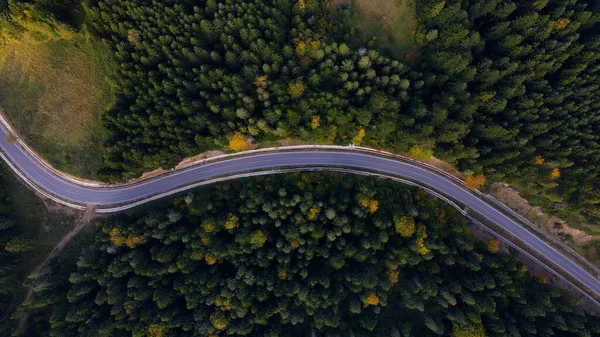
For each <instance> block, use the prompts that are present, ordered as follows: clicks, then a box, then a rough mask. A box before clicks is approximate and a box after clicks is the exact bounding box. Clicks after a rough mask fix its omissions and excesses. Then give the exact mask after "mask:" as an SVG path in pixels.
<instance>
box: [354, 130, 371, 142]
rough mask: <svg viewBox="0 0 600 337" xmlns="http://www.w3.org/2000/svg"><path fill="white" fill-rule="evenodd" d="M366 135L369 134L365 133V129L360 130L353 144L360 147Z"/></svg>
mask: <svg viewBox="0 0 600 337" xmlns="http://www.w3.org/2000/svg"><path fill="white" fill-rule="evenodd" d="M366 134H367V132H366V131H365V129H364V128H360V130H358V133H357V134H356V136H354V138H352V143H353V144H354V145H360V143H362V140H363V138H365V135H366Z"/></svg>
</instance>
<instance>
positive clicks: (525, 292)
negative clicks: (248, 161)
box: [26, 174, 600, 337]
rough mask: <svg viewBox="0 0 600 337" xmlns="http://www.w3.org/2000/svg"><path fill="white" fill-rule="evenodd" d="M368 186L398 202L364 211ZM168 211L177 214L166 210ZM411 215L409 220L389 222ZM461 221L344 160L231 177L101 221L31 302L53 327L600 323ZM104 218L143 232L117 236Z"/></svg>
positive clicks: (550, 328) (321, 328)
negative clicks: (130, 241) (331, 167)
mask: <svg viewBox="0 0 600 337" xmlns="http://www.w3.org/2000/svg"><path fill="white" fill-rule="evenodd" d="M366 197H368V198H371V199H373V200H374V199H384V198H387V199H390V200H394V202H389V203H381V204H380V205H379V207H378V209H377V211H376V212H374V213H371V212H369V211H368V209H366V208H364V207H363V206H362V205H361V199H363V198H366ZM315 209H323V210H327V211H325V212H322V211H314V212H312V213H311V210H315ZM329 210H333V211H334V212H330V211H329ZM174 211H176V212H179V213H181V214H183V216H182V217H179V218H178V219H176V221H175V222H173V221H171V220H170V218H169V214H171V213H173V212H174ZM409 216H410V219H414V222H415V223H417V224H418V226H417V227H418V228H417V229H416V234H415V235H400V234H398V233H396V231H397V222H398V221H402V220H401V219H402V218H403V217H409ZM309 218H313V220H311V219H309ZM233 223H235V224H236V225H235V226H234V225H232V224H233ZM403 226H404V225H403ZM464 226H465V220H464V218H462V217H461V216H460V214H459V213H458V212H456V211H455V210H454V209H452V208H450V207H449V206H445V205H442V204H440V203H439V202H438V201H437V200H436V199H434V198H432V197H430V196H428V195H427V194H425V193H424V192H422V191H419V190H415V189H412V188H408V187H403V186H399V185H397V184H395V183H392V182H386V181H375V180H371V179H367V178H358V177H353V176H343V175H339V174H327V175H323V174H296V175H293V176H272V177H264V178H259V179H247V180H245V181H236V182H232V183H228V184H221V185H215V186H211V187H208V188H206V189H205V190H203V191H199V192H195V193H194V194H193V196H192V197H191V198H190V196H189V195H188V196H185V197H178V198H175V200H174V201H173V202H172V203H171V205H169V207H166V205H165V206H161V207H153V208H152V210H150V213H148V214H138V215H135V216H119V217H116V218H111V219H106V220H105V221H103V223H102V224H101V226H100V227H99V228H98V232H97V235H96V240H95V243H94V244H93V245H91V246H90V247H87V248H85V249H84V251H83V253H82V255H81V257H80V259H79V261H78V262H77V268H76V270H74V271H73V272H72V274H71V277H70V278H69V280H70V283H71V286H70V290H68V294H67V295H66V298H68V301H67V300H66V299H65V298H64V297H65V294H64V291H66V289H67V288H66V287H65V285H64V283H55V281H53V280H56V279H53V278H52V275H53V274H54V272H52V273H51V272H49V271H45V272H43V273H42V274H40V275H36V276H35V277H36V278H38V279H39V280H40V282H45V283H46V284H47V285H48V287H47V290H46V291H52V289H57V288H53V286H52V284H55V286H56V287H59V289H62V290H58V291H55V293H56V294H57V296H55V297H53V298H48V297H47V293H46V295H43V294H44V292H45V291H42V295H43V296H42V295H40V296H36V299H35V300H33V301H30V302H29V303H27V304H26V308H28V310H33V311H35V308H36V307H37V306H39V307H42V308H45V307H46V306H47V305H49V304H48V303H51V305H52V306H53V307H54V308H55V309H54V310H53V312H52V315H51V318H50V322H51V327H50V335H51V336H71V335H73V334H74V333H76V335H77V336H97V335H98V334H99V335H110V336H128V335H144V334H150V335H154V336H197V335H201V336H211V335H217V336H221V335H231V336H265V337H266V336H290V337H291V336H297V335H298V333H310V329H311V327H312V328H314V329H315V332H317V334H318V335H323V336H335V335H343V336H411V335H412V336H424V337H430V336H434V335H438V334H441V335H443V336H463V335H465V334H466V335H469V334H470V335H481V333H482V332H483V329H485V333H486V336H489V337H495V336H551V335H553V334H560V335H561V336H591V335H593V334H597V333H600V330H598V329H600V327H599V326H598V320H597V318H594V317H590V316H586V315H584V314H582V313H580V312H579V311H577V310H574V308H573V302H572V300H571V299H570V298H568V297H567V296H566V295H565V294H564V293H561V292H559V291H557V290H555V289H552V288H550V287H549V286H547V285H545V284H541V283H539V282H538V281H537V279H535V278H534V277H532V276H531V275H529V274H527V273H526V272H524V269H523V268H522V266H521V265H520V264H519V263H517V262H515V261H514V260H512V258H511V257H510V256H507V255H502V254H496V253H492V252H489V251H488V250H487V248H486V247H485V244H484V243H480V242H475V241H473V239H472V238H471V237H470V236H469V235H466V234H465V233H467V230H466V229H465V227H464ZM115 228H118V229H119V233H121V234H122V235H123V236H132V237H144V240H143V241H144V242H143V243H142V244H140V245H138V246H133V247H129V246H127V245H121V246H118V247H117V246H115V245H114V244H113V242H112V236H113V233H114V232H115ZM256 233H260V234H256ZM420 240H421V244H422V245H423V247H425V248H427V250H428V252H427V253H426V254H421V253H419V250H420V248H419V247H418V246H419V241H420ZM200 257H207V258H200ZM208 257H210V261H209V258H208ZM391 275H393V277H391ZM61 292H62V293H63V294H62V295H60V293H61ZM61 297H63V299H62V300H61ZM90 317H93V319H90ZM408 322H410V324H409V323H408ZM452 327H454V328H452Z"/></svg>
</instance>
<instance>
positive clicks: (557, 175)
mask: <svg viewBox="0 0 600 337" xmlns="http://www.w3.org/2000/svg"><path fill="white" fill-rule="evenodd" d="M558 178H560V169H559V168H558V167H555V168H553V169H552V172H550V179H552V180H556V179H558Z"/></svg>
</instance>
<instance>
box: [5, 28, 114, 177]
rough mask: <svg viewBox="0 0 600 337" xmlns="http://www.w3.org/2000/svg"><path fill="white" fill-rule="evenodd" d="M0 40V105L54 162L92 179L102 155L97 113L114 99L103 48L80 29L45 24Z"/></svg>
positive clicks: (109, 66) (106, 52) (110, 68)
mask: <svg viewBox="0 0 600 337" xmlns="http://www.w3.org/2000/svg"><path fill="white" fill-rule="evenodd" d="M44 29H46V30H44ZM2 43H4V44H1V45H0V107H2V108H3V110H4V111H5V113H6V115H7V116H8V118H9V120H10V121H11V123H12V124H13V125H14V126H15V128H16V129H17V130H18V131H19V133H20V134H21V135H22V136H23V138H24V140H25V141H26V142H27V143H28V144H29V145H30V146H31V147H32V148H34V149H35V150H36V151H37V152H38V153H39V154H40V155H41V156H42V157H44V158H45V159H46V160H48V161H49V162H50V163H51V164H52V165H53V166H55V167H56V168H58V169H60V170H63V171H65V172H67V173H70V174H73V175H76V176H81V177H86V178H94V176H95V174H96V172H97V171H98V169H99V168H100V167H101V166H102V157H103V156H102V148H101V146H102V143H103V139H104V129H103V128H102V126H101V121H100V117H101V114H102V113H103V111H105V110H106V109H107V108H108V107H110V105H111V104H112V102H113V98H114V93H113V85H112V84H111V82H110V80H109V78H110V77H111V76H112V72H113V68H114V65H113V64H112V62H111V61H110V52H109V50H108V48H107V47H105V46H104V45H103V44H101V43H100V42H98V41H94V40H91V39H88V38H87V37H86V36H84V35H83V34H82V33H75V32H73V31H69V30H67V29H63V30H60V29H59V30H56V31H52V30H50V29H48V28H44V27H33V30H32V31H31V32H29V33H25V34H24V35H23V36H22V37H21V38H20V39H18V40H10V41H5V42H2Z"/></svg>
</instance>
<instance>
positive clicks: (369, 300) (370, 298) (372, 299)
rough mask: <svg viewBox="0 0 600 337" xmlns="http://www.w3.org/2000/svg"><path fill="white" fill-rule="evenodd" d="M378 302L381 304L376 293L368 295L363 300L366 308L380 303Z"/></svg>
mask: <svg viewBox="0 0 600 337" xmlns="http://www.w3.org/2000/svg"><path fill="white" fill-rule="evenodd" d="M378 304H379V297H378V296H377V295H375V294H374V293H370V294H369V295H367V297H366V298H365V300H364V301H363V307H365V308H366V307H368V306H370V305H378Z"/></svg>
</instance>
